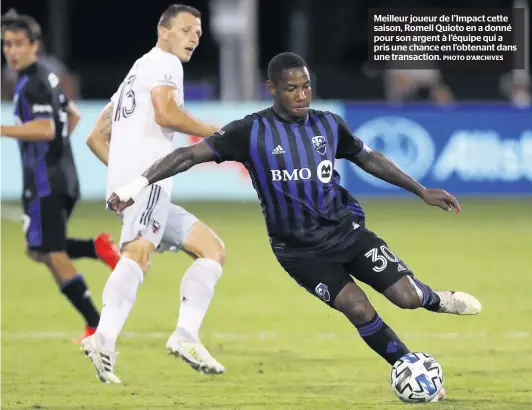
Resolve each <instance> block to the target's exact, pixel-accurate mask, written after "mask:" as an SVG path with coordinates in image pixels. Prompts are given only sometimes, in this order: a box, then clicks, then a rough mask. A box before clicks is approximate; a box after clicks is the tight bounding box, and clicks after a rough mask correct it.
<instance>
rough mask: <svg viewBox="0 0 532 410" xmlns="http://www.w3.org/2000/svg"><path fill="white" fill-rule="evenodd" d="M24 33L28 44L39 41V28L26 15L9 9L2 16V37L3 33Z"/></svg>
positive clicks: (34, 21)
mask: <svg viewBox="0 0 532 410" xmlns="http://www.w3.org/2000/svg"><path fill="white" fill-rule="evenodd" d="M8 30H9V31H24V32H25V33H26V35H27V36H28V39H29V40H30V43H34V42H35V41H39V40H40V39H41V35H42V32H41V26H39V23H37V21H36V20H35V19H34V18H33V17H31V16H28V15H27V14H18V12H17V11H16V10H15V9H10V10H9V11H8V12H7V13H6V14H4V15H3V16H2V35H3V34H4V32H5V31H8Z"/></svg>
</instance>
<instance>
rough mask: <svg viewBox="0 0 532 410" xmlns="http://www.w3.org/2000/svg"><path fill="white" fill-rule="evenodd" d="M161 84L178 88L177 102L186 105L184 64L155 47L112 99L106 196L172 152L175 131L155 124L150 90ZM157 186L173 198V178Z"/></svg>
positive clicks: (131, 72) (139, 63)
mask: <svg viewBox="0 0 532 410" xmlns="http://www.w3.org/2000/svg"><path fill="white" fill-rule="evenodd" d="M160 85H169V86H173V87H175V88H176V91H175V93H174V98H175V99H176V103H177V105H178V106H182V105H183V65H182V64H181V61H180V60H179V58H178V57H176V56H174V55H173V54H170V53H167V52H165V51H163V50H161V49H160V48H158V47H154V48H153V49H151V50H150V51H149V52H148V53H146V54H144V55H143V56H142V57H141V58H139V59H138V60H137V61H135V64H134V65H133V67H132V68H131V70H130V71H129V73H128V74H127V76H126V78H125V79H124V81H123V82H122V84H121V85H120V87H119V88H118V90H117V91H116V93H115V94H114V95H113V97H112V98H111V101H112V102H113V129H112V134H111V143H110V147H109V163H108V169H107V197H109V195H111V193H112V192H113V191H114V190H115V189H117V188H119V187H121V186H123V185H125V184H127V183H128V182H130V181H131V180H132V179H134V178H136V177H138V176H140V175H142V173H143V172H144V171H145V170H146V169H147V168H149V167H150V166H151V165H152V164H153V163H154V162H155V161H157V160H158V159H160V158H162V157H164V156H165V155H167V154H169V153H170V152H171V151H172V150H173V140H174V133H175V132H174V131H173V130H172V129H170V128H164V127H161V126H160V125H158V124H157V123H156V122H155V113H154V110H153V105H152V102H151V95H150V91H151V90H152V88H154V87H157V86H160ZM157 184H158V185H160V186H161V188H163V189H164V190H165V191H166V193H167V194H168V197H171V192H172V178H167V179H165V180H163V181H160V182H158V183H157Z"/></svg>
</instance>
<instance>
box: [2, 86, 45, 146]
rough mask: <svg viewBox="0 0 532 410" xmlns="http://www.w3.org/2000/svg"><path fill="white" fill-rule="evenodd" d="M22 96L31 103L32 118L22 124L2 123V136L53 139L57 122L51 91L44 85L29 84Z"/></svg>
mask: <svg viewBox="0 0 532 410" xmlns="http://www.w3.org/2000/svg"><path fill="white" fill-rule="evenodd" d="M21 98H24V100H25V101H26V102H27V104H28V105H29V109H30V111H31V114H32V119H31V120H30V121H27V122H25V123H24V124H20V125H2V126H1V130H0V132H1V134H2V136H4V137H10V138H15V139H18V140H22V141H51V140H53V139H54V137H55V123H54V113H53V107H52V96H51V94H50V92H49V91H48V90H47V89H46V88H45V87H43V86H42V85H39V84H37V85H36V86H35V85H33V84H28V85H27V86H26V89H25V90H24V93H23V95H22V96H21Z"/></svg>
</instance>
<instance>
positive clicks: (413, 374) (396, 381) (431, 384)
mask: <svg viewBox="0 0 532 410" xmlns="http://www.w3.org/2000/svg"><path fill="white" fill-rule="evenodd" d="M390 382H391V384H392V389H393V391H394V392H395V394H396V395H397V397H399V398H400V399H401V400H402V401H404V402H406V403H424V402H429V401H432V400H434V399H435V398H436V396H437V395H438V393H439V392H440V390H441V389H442V387H443V370H442V368H441V366H440V364H439V363H438V362H437V361H436V359H435V358H434V357H432V356H429V355H428V354H426V353H422V352H416V353H408V354H406V355H404V356H403V357H401V358H400V359H399V360H397V361H396V362H395V363H394V365H393V367H392V372H391V375H390Z"/></svg>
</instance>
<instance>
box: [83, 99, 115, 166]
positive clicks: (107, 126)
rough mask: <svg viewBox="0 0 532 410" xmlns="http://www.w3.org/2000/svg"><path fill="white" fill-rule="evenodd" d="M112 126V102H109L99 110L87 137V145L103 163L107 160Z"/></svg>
mask: <svg viewBox="0 0 532 410" xmlns="http://www.w3.org/2000/svg"><path fill="white" fill-rule="evenodd" d="M112 128H113V103H112V102H109V103H107V105H106V106H105V107H104V109H103V110H102V111H101V112H100V115H99V116H98V119H97V120H96V123H95V124H94V126H93V127H92V130H91V132H90V134H89V136H88V137H87V145H88V146H89V148H90V150H91V151H92V152H93V154H94V155H96V156H97V157H98V159H99V160H100V161H102V162H103V163H104V164H105V165H107V163H108V161H109V141H110V140H111V131H112Z"/></svg>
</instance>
